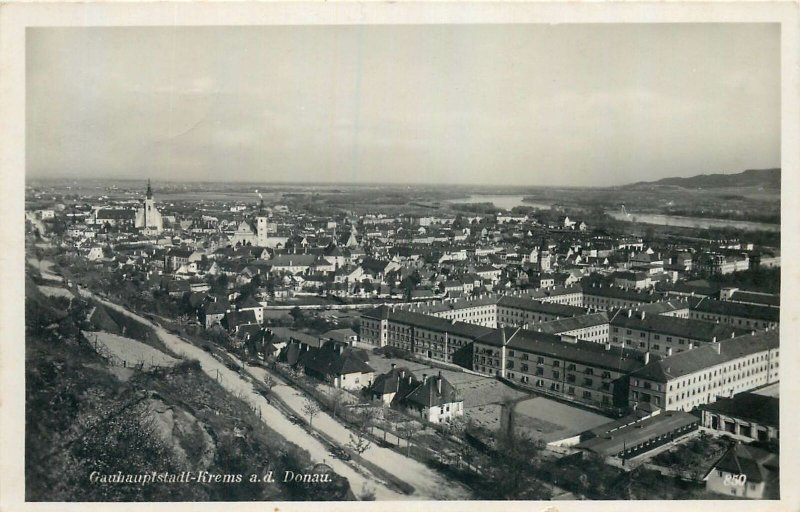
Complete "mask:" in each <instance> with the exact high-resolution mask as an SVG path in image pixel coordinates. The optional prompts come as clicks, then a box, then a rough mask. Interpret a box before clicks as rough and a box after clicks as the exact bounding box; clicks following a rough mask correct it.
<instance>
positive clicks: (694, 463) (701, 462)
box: [652, 432, 734, 478]
mask: <svg viewBox="0 0 800 512" xmlns="http://www.w3.org/2000/svg"><path fill="white" fill-rule="evenodd" d="M733 443H734V441H733V440H732V439H731V438H729V437H724V436H723V437H713V436H710V435H708V434H706V433H705V432H701V433H700V436H698V437H695V438H693V439H690V440H689V441H688V442H686V443H683V444H680V445H678V446H676V447H675V448H672V449H671V450H669V451H666V452H662V453H659V454H658V455H656V456H655V457H653V459H652V463H653V464H657V465H659V466H664V467H667V468H670V469H672V470H673V471H676V472H678V473H681V474H683V473H686V474H691V475H692V477H693V478H701V477H702V476H703V475H704V474H705V472H706V471H707V470H708V469H709V468H710V467H711V465H712V464H714V463H715V462H716V461H717V460H719V459H720V457H722V456H723V455H724V454H725V452H726V451H727V450H728V448H730V447H731V445H733Z"/></svg>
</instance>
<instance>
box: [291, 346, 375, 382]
mask: <svg viewBox="0 0 800 512" xmlns="http://www.w3.org/2000/svg"><path fill="white" fill-rule="evenodd" d="M295 343H297V342H294V343H290V344H289V346H287V349H288V348H289V347H290V346H292V345H293V344H295ZM299 352H300V353H299V356H298V358H297V364H298V365H300V366H302V367H303V370H304V371H305V373H306V374H307V375H310V376H313V377H316V378H318V379H320V380H322V381H324V382H327V383H329V384H330V385H331V386H333V387H335V388H341V389H347V390H351V391H358V390H360V389H362V388H365V387H368V386H370V385H371V384H372V381H373V379H374V378H375V370H374V369H373V368H372V367H371V366H370V365H369V364H367V362H366V361H365V360H363V359H361V358H360V357H359V356H358V355H357V354H356V353H355V352H353V350H352V349H350V348H348V347H346V346H345V345H343V344H341V343H334V342H331V341H329V342H326V343H325V344H324V345H322V346H321V347H320V348H310V347H309V346H308V345H301V346H300V348H299Z"/></svg>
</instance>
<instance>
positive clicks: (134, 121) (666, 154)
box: [26, 23, 781, 186]
mask: <svg viewBox="0 0 800 512" xmlns="http://www.w3.org/2000/svg"><path fill="white" fill-rule="evenodd" d="M26 49H27V52H26V59H27V61H26V80H27V82H26V96H27V97H26V102H27V103H26V108H27V116H26V123H27V124H26V135H27V139H26V159H27V163H26V165H27V173H26V176H27V178H28V179H38V178H49V177H59V178H61V177H95V178H96V177H101V178H119V179H130V178H136V179H142V178H152V179H154V180H167V179H169V180H172V181H243V182H264V183H274V182H337V183H353V182H368V183H432V184H456V183H457V184H489V185H492V184H495V185H522V186H603V185H618V184H625V183H630V182H635V181H649V180H655V179H660V178H663V177H669V176H693V175H696V174H703V173H716V172H727V173H733V172H740V171H742V170H745V169H751V168H770V167H780V142H781V140H780V27H779V25H778V24H733V23H731V24H627V25H624V24H605V25H603V24H594V25H591V24H584V25H581V24H567V25H522V24H521V25H403V26H401V25H394V26H392V25H380V26H376V25H373V26H359V25H351V26H272V27H263V26H262V27H132V28H122V27H120V28H116V27H115V28H36V29H28V32H27V47H26Z"/></svg>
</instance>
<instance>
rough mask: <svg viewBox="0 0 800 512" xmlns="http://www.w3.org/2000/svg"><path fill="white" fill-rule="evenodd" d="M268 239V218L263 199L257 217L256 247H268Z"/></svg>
mask: <svg viewBox="0 0 800 512" xmlns="http://www.w3.org/2000/svg"><path fill="white" fill-rule="evenodd" d="M268 237H269V231H268V229H267V216H266V214H265V213H264V198H263V197H262V198H261V203H260V204H259V206H258V216H257V217H256V245H257V246H258V247H266V246H267V238H268Z"/></svg>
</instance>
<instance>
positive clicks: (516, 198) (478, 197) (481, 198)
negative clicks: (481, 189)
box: [446, 194, 552, 210]
mask: <svg viewBox="0 0 800 512" xmlns="http://www.w3.org/2000/svg"><path fill="white" fill-rule="evenodd" d="M523 199H525V196H521V195H510V194H502V195H500V194H498V195H489V194H475V195H471V196H469V197H462V198H460V199H448V200H447V201H446V202H448V203H492V204H493V205H495V206H496V207H498V208H503V209H505V210H510V209H512V208H514V207H515V206H532V207H533V208H540V209H545V210H549V209H550V206H552V203H529V202H526V201H523Z"/></svg>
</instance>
